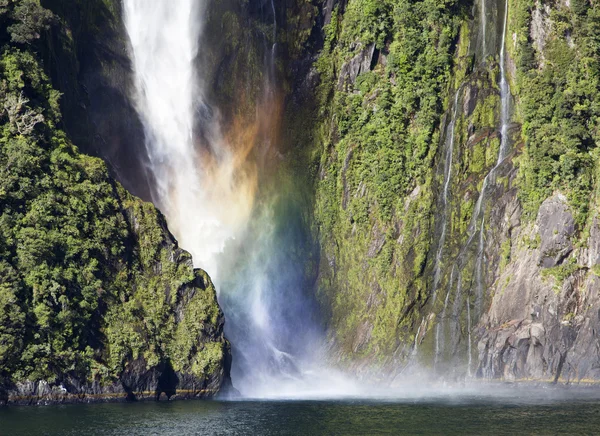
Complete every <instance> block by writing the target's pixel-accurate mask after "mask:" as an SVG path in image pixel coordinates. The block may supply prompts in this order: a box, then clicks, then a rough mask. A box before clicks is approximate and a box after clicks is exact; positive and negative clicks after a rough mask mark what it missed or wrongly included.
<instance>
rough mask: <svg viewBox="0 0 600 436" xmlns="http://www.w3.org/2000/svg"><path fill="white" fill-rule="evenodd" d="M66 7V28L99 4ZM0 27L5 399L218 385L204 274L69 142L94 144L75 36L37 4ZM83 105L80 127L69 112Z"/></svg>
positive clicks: (145, 206) (214, 311) (157, 217)
mask: <svg viewBox="0 0 600 436" xmlns="http://www.w3.org/2000/svg"><path fill="white" fill-rule="evenodd" d="M102 5H103V6H102V7H104V5H105V4H104V3H103V4H102ZM72 6H73V9H71V10H69V13H70V18H73V19H74V17H76V16H77V14H78V13H79V12H82V11H83V9H85V7H89V8H92V12H93V11H96V10H97V9H94V6H99V5H98V4H95V3H94V2H81V3H79V2H74V3H73V4H72ZM81 8H83V9H81ZM63 12H64V11H63ZM88 12H90V11H88ZM92 16H94V17H95V15H94V14H92ZM85 17H86V15H85V14H83V13H82V15H81V17H79V18H80V19H82V20H83V19H84V18H85ZM0 20H2V24H3V27H2V32H0V43H1V45H2V49H1V51H2V55H1V57H0V83H1V85H0V100H1V103H2V104H1V107H2V108H3V110H2V114H1V115H0V117H1V118H0V121H1V124H2V137H1V138H0V166H1V167H2V170H1V171H2V177H1V178H2V181H1V182H0V402H1V403H7V402H8V403H20V404H43V403H50V402H80V401H81V402H89V401H103V400H119V399H121V400H124V399H136V398H146V397H149V398H158V397H159V396H160V395H161V394H162V393H164V394H166V395H167V396H168V397H172V396H179V397H210V396H214V395H215V394H217V393H218V392H220V391H221V390H222V389H226V388H227V387H228V386H229V384H230V381H229V368H230V365H231V361H230V348H229V343H228V341H227V340H226V339H225V338H224V336H223V322H224V321H223V314H222V312H221V310H220V308H219V306H218V304H217V301H216V293H215V289H214V286H213V285H212V283H211V280H210V278H209V277H208V275H207V274H206V273H205V272H204V271H202V270H199V269H196V270H195V269H194V268H193V265H192V261H191V257H190V255H189V254H188V253H187V252H185V251H184V250H182V249H180V248H179V247H178V244H177V241H176V240H175V239H174V237H173V236H172V235H171V233H170V232H169V230H168V229H167V226H166V223H165V219H164V217H163V216H162V214H161V213H160V212H159V211H158V210H157V209H156V208H155V207H154V206H153V205H151V204H149V203H144V202H143V201H141V200H140V199H138V198H136V197H133V196H132V195H131V194H129V193H128V192H127V191H125V189H124V188H123V187H122V186H121V185H120V184H119V183H117V182H116V181H115V180H114V179H113V178H111V177H110V176H109V174H108V171H107V167H106V165H105V163H104V162H102V161H101V160H100V159H98V158H92V157H90V156H86V155H84V154H81V153H80V152H79V150H78V149H77V148H76V147H75V146H74V145H73V143H72V139H73V138H77V139H78V140H79V141H81V142H82V145H84V147H88V150H93V147H94V139H95V137H94V135H91V134H90V130H87V129H90V124H89V123H90V119H91V118H93V116H92V115H93V114H92V115H90V112H86V109H87V105H86V103H87V102H88V100H87V99H86V98H87V97H86V98H84V96H82V95H81V94H79V93H80V92H82V90H83V91H85V87H84V86H83V85H81V87H80V84H79V83H78V82H77V78H78V77H79V76H78V74H79V73H80V71H78V70H77V67H78V63H77V62H78V59H77V57H76V56H75V55H74V54H72V53H71V54H69V53H68V50H70V49H73V50H75V49H76V46H77V45H76V41H75V40H74V39H73V37H74V36H79V35H80V34H78V33H77V32H76V31H73V30H72V29H71V28H70V27H69V26H68V25H67V24H66V18H65V16H63V15H60V11H59V10H55V14H52V13H50V12H49V11H48V10H47V9H44V8H43V7H41V6H40V4H39V2H37V1H36V0H30V1H22V2H13V3H11V4H10V5H8V6H6V7H3V8H0ZM82 26H83V24H82ZM92 30H93V29H90V28H88V29H87V31H88V32H91V31H92ZM60 38H67V40H63V42H62V43H64V44H65V45H64V46H61V47H57V46H56V45H53V44H55V43H57V41H58V40H60ZM51 75H52V78H53V81H52V82H53V83H54V86H57V87H61V90H62V87H63V86H64V92H65V94H64V95H63V96H61V94H60V93H59V92H58V91H57V90H56V89H55V88H54V87H53V83H51V80H50V77H49V76H51ZM57 84H58V85H57ZM61 97H62V98H64V100H61ZM79 98H81V100H79V102H78V104H79V105H80V107H81V111H80V114H81V127H80V128H79V130H76V129H75V127H76V126H75V124H74V122H75V119H74V115H73V113H70V115H66V114H67V112H69V111H70V110H75V107H76V104H75V103H76V100H77V99H79ZM95 110H98V107H96V109H95ZM93 111H94V108H92V109H91V112H93ZM67 119H68V121H67ZM63 128H64V129H65V130H66V132H67V133H65V131H63ZM71 129H75V130H71Z"/></svg>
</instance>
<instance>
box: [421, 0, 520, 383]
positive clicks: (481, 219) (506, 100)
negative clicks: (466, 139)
mask: <svg viewBox="0 0 600 436" xmlns="http://www.w3.org/2000/svg"><path fill="white" fill-rule="evenodd" d="M484 5H485V2H484V1H483V0H482V2H481V10H482V12H481V14H482V15H481V20H482V26H483V27H484V28H483V29H482V32H483V33H484V35H485V12H484V8H485V6H484ZM507 21H508V1H505V3H504V19H503V26H502V38H501V47H500V56H499V62H500V105H501V108H500V110H501V117H500V136H501V140H500V148H499V150H498V158H497V160H496V164H495V165H494V167H493V168H492V169H491V170H490V171H489V172H488V173H487V174H486V176H485V177H484V179H483V183H482V186H481V191H480V194H479V197H478V199H477V202H476V203H475V207H474V210H473V214H472V216H471V221H470V223H469V227H468V229H467V234H468V235H469V237H468V238H467V241H466V242H465V244H464V245H463V247H462V249H461V250H460V252H459V254H458V256H457V259H456V261H455V262H454V263H453V266H452V272H451V274H450V279H449V283H448V291H447V294H446V298H445V300H444V306H443V308H442V312H441V319H440V321H439V322H438V324H437V326H436V329H435V358H434V367H435V366H436V364H437V361H438V359H439V355H440V354H441V345H440V342H442V343H443V342H444V340H443V334H444V330H443V329H444V322H445V321H444V319H445V318H446V309H447V303H448V299H449V297H450V293H451V291H452V286H453V282H454V272H455V268H456V267H458V268H461V267H462V266H463V265H461V259H462V258H463V256H464V255H465V254H466V253H467V250H468V249H469V247H470V246H471V243H472V242H473V240H474V238H475V236H476V235H478V236H479V241H478V245H477V260H476V264H475V281H476V286H477V294H476V296H475V316H476V317H479V316H481V314H482V308H483V297H484V295H483V293H484V276H485V274H484V268H485V213H484V207H485V203H486V199H487V195H488V189H489V187H490V184H491V183H494V182H495V174H496V171H497V169H498V168H499V167H500V165H502V163H503V162H504V160H505V159H506V157H507V155H508V151H509V146H510V144H509V137H508V127H509V123H510V98H511V94H510V88H509V85H508V80H507V77H506V47H505V45H506V30H507ZM485 47H486V44H485V40H484V42H483V49H484V53H485ZM456 103H457V99H456V97H455V106H456ZM454 118H456V115H454ZM450 127H451V129H452V130H453V129H454V121H453V122H452V123H451V124H450ZM446 159H447V157H446ZM446 174H447V176H446V177H447V178H449V174H448V172H446ZM447 196H448V191H447V185H445V188H444V192H443V195H442V198H443V203H444V212H443V217H444V218H443V222H442V233H441V237H440V244H441V245H440V247H438V251H437V254H436V258H435V264H434V278H433V283H434V293H433V301H434V302H435V300H436V297H437V291H438V290H437V287H438V285H439V280H440V274H441V270H440V263H441V259H442V254H443V253H442V250H443V248H442V247H443V244H444V241H445V237H446V223H445V221H446V215H447V211H446V203H447ZM459 275H460V270H459ZM461 292H462V291H461V284H460V282H459V285H458V287H457V291H456V299H459V298H460V294H461ZM467 318H468V320H467V324H468V345H467V348H468V372H469V374H470V372H471V365H472V356H471V353H472V350H471V347H472V345H471V308H470V297H469V296H468V297H467Z"/></svg>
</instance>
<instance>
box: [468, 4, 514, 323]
mask: <svg viewBox="0 0 600 436" xmlns="http://www.w3.org/2000/svg"><path fill="white" fill-rule="evenodd" d="M507 21H508V0H505V1H504V21H503V24H502V40H501V43H500V44H501V45H500V149H499V150H498V159H497V161H496V165H494V167H493V168H492V169H491V170H490V172H489V173H488V174H487V175H486V176H485V179H484V181H483V185H482V188H481V194H480V195H479V199H478V200H477V207H476V208H475V212H474V214H473V216H474V217H478V216H479V215H480V214H481V213H482V212H483V210H482V206H483V203H484V201H485V195H486V194H487V188H488V184H489V180H490V179H492V180H493V178H494V176H495V173H496V170H497V169H498V167H499V166H500V165H501V164H502V162H504V159H506V155H507V154H508V148H509V140H508V125H509V122H510V89H509V86H508V80H507V79H506V26H507ZM484 266H485V214H483V216H482V217H481V226H480V228H479V246H478V253H477V265H476V269H477V271H476V276H477V299H476V304H475V307H476V313H477V315H478V316H479V315H481V310H482V305H483V278H484V271H483V268H484Z"/></svg>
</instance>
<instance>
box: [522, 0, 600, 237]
mask: <svg viewBox="0 0 600 436" xmlns="http://www.w3.org/2000/svg"><path fill="white" fill-rule="evenodd" d="M534 7H535V6H534V2H523V3H518V4H517V3H515V9H516V11H515V13H514V15H515V22H516V24H517V26H518V28H523V31H522V32H523V33H521V38H520V39H519V40H518V45H517V49H516V61H517V65H518V66H519V68H518V70H517V87H518V91H519V97H520V101H521V115H522V117H523V136H524V138H525V150H524V154H523V157H522V158H521V168H520V172H519V178H520V187H521V189H520V190H519V196H520V199H521V201H522V203H523V207H524V209H525V212H526V213H527V214H528V215H529V216H530V217H535V214H536V213H537V209H538V207H539V205H540V204H541V203H542V201H543V200H544V199H546V198H547V197H548V196H549V195H550V194H551V193H552V192H553V191H554V190H556V189H560V190H561V191H563V192H566V193H567V195H568V198H569V201H570V203H571V205H572V207H573V210H574V211H575V217H576V220H577V223H578V224H579V225H580V227H581V226H583V224H585V222H586V219H587V216H588V214H589V210H590V203H591V198H590V194H591V191H592V188H593V186H594V183H595V168H596V166H597V165H598V162H597V158H596V154H595V153H594V152H593V150H594V149H596V148H597V146H598V143H599V141H600V25H599V23H600V8H598V6H597V5H593V6H592V5H591V4H589V3H588V2H587V1H581V2H578V3H577V7H575V6H573V7H572V8H571V9H569V8H567V7H566V6H564V5H562V4H561V5H559V4H556V5H555V6H553V8H552V12H551V15H550V20H551V23H552V24H551V27H550V32H549V35H548V36H547V40H546V48H545V50H544V52H543V53H537V52H535V51H534V50H533V48H532V46H531V41H528V40H527V38H526V36H527V35H528V33H525V30H526V29H527V26H528V25H529V21H530V20H531V11H532V9H533V8H534ZM523 35H525V36H523Z"/></svg>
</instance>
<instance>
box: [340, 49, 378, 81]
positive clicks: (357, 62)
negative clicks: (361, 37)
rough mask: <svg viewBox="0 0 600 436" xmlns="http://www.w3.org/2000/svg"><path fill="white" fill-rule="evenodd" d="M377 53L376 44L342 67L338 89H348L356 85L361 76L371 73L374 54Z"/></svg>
mask: <svg viewBox="0 0 600 436" xmlns="http://www.w3.org/2000/svg"><path fill="white" fill-rule="evenodd" d="M374 53H375V44H371V45H369V46H367V47H366V48H364V49H363V50H361V51H360V52H359V53H358V54H357V55H356V56H354V57H353V58H352V59H350V60H349V61H348V62H346V63H344V65H342V68H341V70H340V76H339V79H338V89H340V90H341V89H344V88H348V86H349V85H354V82H356V78H357V77H358V75H359V74H361V73H364V72H366V71H370V69H371V62H372V60H373V54H374Z"/></svg>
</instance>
